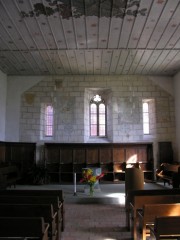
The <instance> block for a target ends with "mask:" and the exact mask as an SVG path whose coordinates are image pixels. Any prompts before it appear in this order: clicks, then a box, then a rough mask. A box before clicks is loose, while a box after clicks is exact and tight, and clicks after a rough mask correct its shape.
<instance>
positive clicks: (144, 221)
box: [137, 203, 180, 240]
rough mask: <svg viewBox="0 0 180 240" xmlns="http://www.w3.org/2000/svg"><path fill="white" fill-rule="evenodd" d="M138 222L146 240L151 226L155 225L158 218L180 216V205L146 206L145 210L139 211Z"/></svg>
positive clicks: (143, 239) (143, 238)
mask: <svg viewBox="0 0 180 240" xmlns="http://www.w3.org/2000/svg"><path fill="white" fill-rule="evenodd" d="M137 213H138V220H139V223H140V226H142V238H141V239H142V240H146V232H147V229H148V227H149V226H151V225H153V224H154V221H155V218H156V217H164V216H166V217H167V216H180V203H170V204H145V205H144V206H143V209H139V210H137Z"/></svg>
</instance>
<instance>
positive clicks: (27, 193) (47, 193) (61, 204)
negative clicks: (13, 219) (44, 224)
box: [0, 189, 65, 231]
mask: <svg viewBox="0 0 180 240" xmlns="http://www.w3.org/2000/svg"><path fill="white" fill-rule="evenodd" d="M0 194H1V195H3V194H4V195H11V196H12V195H20V196H23V195H24V196H26V197H29V196H41V197H42V198H43V197H45V196H46V197H47V196H51V197H53V196H54V197H58V199H59V211H58V219H59V222H61V231H64V227H65V208H64V194H63V191H62V190H24V189H23V190H20V189H12V190H8V189H6V190H1V191H0Z"/></svg>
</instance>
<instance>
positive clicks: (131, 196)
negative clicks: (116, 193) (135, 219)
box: [125, 189, 180, 230]
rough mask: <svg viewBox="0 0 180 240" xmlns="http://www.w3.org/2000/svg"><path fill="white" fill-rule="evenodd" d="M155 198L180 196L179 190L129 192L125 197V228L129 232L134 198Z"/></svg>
mask: <svg viewBox="0 0 180 240" xmlns="http://www.w3.org/2000/svg"><path fill="white" fill-rule="evenodd" d="M151 195H152V196H155V195H180V189H149V190H147V189H143V190H130V191H128V193H127V196H126V203H125V208H126V227H127V228H128V230H130V214H131V206H130V205H133V206H135V202H134V199H135V196H151Z"/></svg>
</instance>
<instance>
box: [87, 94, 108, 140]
mask: <svg viewBox="0 0 180 240" xmlns="http://www.w3.org/2000/svg"><path fill="white" fill-rule="evenodd" d="M97 96H99V97H100V99H101V100H95V99H96V97H97ZM92 104H95V105H96V110H97V112H96V124H92V123H91V119H92V118H91V116H92V113H91V105H92ZM101 104H103V105H104V112H105V113H104V114H103V115H104V121H105V123H104V124H100V115H101V114H100V110H99V108H100V105H101ZM89 121H90V124H89V125H90V137H91V138H105V137H107V106H106V104H105V101H104V99H102V97H101V95H99V94H96V95H94V97H93V98H91V100H90V104H89ZM92 125H96V127H97V129H96V135H92ZM102 125H104V128H105V129H104V135H100V126H102Z"/></svg>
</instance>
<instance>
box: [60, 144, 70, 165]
mask: <svg viewBox="0 0 180 240" xmlns="http://www.w3.org/2000/svg"><path fill="white" fill-rule="evenodd" d="M72 151H73V149H72V148H61V149H60V163H62V164H67V163H72V162H73V160H72V158H73V154H72Z"/></svg>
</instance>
